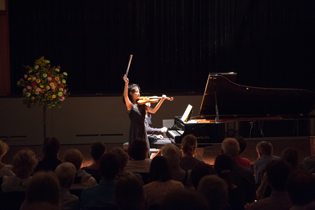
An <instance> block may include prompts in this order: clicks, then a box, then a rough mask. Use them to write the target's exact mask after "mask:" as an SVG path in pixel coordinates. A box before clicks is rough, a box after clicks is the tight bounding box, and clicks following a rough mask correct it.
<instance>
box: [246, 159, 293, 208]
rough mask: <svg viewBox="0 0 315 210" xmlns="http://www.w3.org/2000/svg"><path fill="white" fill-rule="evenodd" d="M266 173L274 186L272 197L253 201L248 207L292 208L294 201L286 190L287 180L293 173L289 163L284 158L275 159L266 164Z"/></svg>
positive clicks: (272, 186)
mask: <svg viewBox="0 0 315 210" xmlns="http://www.w3.org/2000/svg"><path fill="white" fill-rule="evenodd" d="M266 173H267V177H268V182H269V183H270V185H271V188H272V192H271V195H270V197H267V198H263V199H261V200H258V201H257V202H253V203H251V204H250V205H249V206H247V207H246V209H248V210H255V209H273V210H282V209H290V208H291V206H292V203H291V200H290V197H289V194H288V192H287V190H286V185H287V180H288V177H289V176H290V173H291V168H290V166H289V164H287V163H286V162H285V161H283V160H273V161H271V162H269V163H268V165H267V166H266Z"/></svg>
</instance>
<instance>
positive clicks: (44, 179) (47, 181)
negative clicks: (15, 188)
mask: <svg viewBox="0 0 315 210" xmlns="http://www.w3.org/2000/svg"><path fill="white" fill-rule="evenodd" d="M59 190H60V188H59V181H58V178H57V176H56V174H55V173H54V172H52V171H40V172H37V173H35V174H34V176H33V178H32V180H31V181H30V183H29V185H28V186H27V188H26V194H25V201H24V202H23V204H22V205H21V208H20V210H28V209H30V210H31V209H32V210H33V208H31V207H32V206H33V207H34V206H37V205H42V206H44V207H46V206H47V207H51V206H54V208H55V209H56V210H58V209H60V202H59ZM44 209H46V208H44ZM47 209H49V208H47Z"/></svg>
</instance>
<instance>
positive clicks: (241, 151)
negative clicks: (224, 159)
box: [237, 137, 247, 155]
mask: <svg viewBox="0 0 315 210" xmlns="http://www.w3.org/2000/svg"><path fill="white" fill-rule="evenodd" d="M237 141H238V143H239V144H240V153H239V155H240V154H242V153H243V152H244V150H245V149H246V147H247V142H246V140H245V139H244V138H243V137H240V138H239V139H237Z"/></svg>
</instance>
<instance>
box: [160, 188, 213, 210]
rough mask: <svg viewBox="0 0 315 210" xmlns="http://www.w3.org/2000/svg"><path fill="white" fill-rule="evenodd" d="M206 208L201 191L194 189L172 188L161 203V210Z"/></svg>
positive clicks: (203, 209) (200, 209)
mask: <svg viewBox="0 0 315 210" xmlns="http://www.w3.org/2000/svg"><path fill="white" fill-rule="evenodd" d="M174 209H180V210H191V209H194V210H207V209H209V204H208V201H207V200H206V199H205V197H204V196H202V194H201V193H199V192H198V191H195V190H186V189H180V190H174V191H171V192H170V193H168V194H167V196H166V198H165V199H164V202H163V203H162V205H161V210H174Z"/></svg>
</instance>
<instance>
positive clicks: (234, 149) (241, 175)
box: [221, 138, 256, 203]
mask: <svg viewBox="0 0 315 210" xmlns="http://www.w3.org/2000/svg"><path fill="white" fill-rule="evenodd" d="M221 152H222V154H229V155H231V156H232V158H233V160H234V166H233V170H232V171H231V178H232V182H233V183H234V184H235V185H237V186H238V187H240V188H242V189H243V190H244V192H245V194H246V200H247V202H248V203H251V202H253V201H254V200H255V198H256V192H255V178H254V173H253V171H252V170H251V169H249V168H246V167H244V166H240V165H238V164H236V158H237V156H238V154H239V153H240V145H239V143H238V141H237V140H236V139H235V138H226V139H224V140H223V142H222V144H221Z"/></svg>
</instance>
